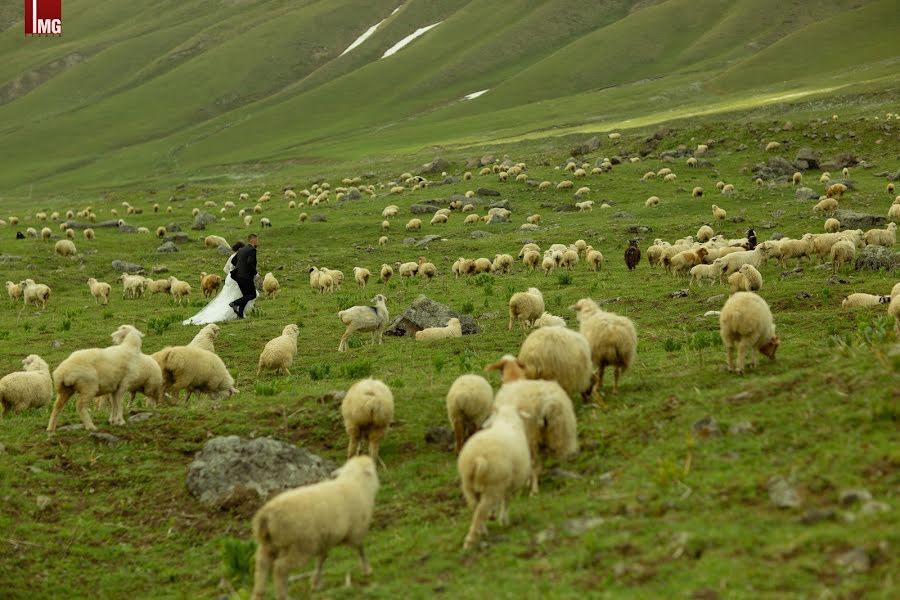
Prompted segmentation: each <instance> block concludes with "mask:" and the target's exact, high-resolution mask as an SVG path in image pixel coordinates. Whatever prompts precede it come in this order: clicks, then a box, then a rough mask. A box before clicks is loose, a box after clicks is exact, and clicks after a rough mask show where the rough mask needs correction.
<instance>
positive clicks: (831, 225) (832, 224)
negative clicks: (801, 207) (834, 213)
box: [825, 217, 841, 233]
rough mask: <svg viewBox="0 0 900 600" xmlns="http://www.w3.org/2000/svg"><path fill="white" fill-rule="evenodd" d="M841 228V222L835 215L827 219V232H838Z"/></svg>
mask: <svg viewBox="0 0 900 600" xmlns="http://www.w3.org/2000/svg"><path fill="white" fill-rule="evenodd" d="M840 230H841V222H840V221H838V220H837V219H835V218H833V217H829V218H828V219H825V233H837V232H838V231H840Z"/></svg>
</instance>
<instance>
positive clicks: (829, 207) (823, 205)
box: [813, 198, 838, 214]
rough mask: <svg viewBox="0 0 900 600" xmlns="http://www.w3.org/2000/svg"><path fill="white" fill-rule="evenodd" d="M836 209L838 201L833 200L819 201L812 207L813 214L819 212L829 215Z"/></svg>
mask: <svg viewBox="0 0 900 600" xmlns="http://www.w3.org/2000/svg"><path fill="white" fill-rule="evenodd" d="M837 209H838V201H837V200H835V199H834V198H825V199H823V200H820V201H819V202H818V203H817V204H816V205H815V206H813V212H817V213H818V212H821V213H826V214H831V213H833V212H834V211H836V210H837Z"/></svg>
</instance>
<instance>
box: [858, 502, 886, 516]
mask: <svg viewBox="0 0 900 600" xmlns="http://www.w3.org/2000/svg"><path fill="white" fill-rule="evenodd" d="M889 510H891V506H890V505H889V504H888V503H887V502H879V501H877V500H871V501H869V502H866V503H865V504H863V505H862V508H861V509H860V510H859V513H860V514H862V515H871V514H875V513H884V512H888V511H889Z"/></svg>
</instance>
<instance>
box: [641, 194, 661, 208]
mask: <svg viewBox="0 0 900 600" xmlns="http://www.w3.org/2000/svg"><path fill="white" fill-rule="evenodd" d="M644 206H645V207H647V208H653V207H656V206H659V196H650V197H649V198H647V200H646V201H645V202H644Z"/></svg>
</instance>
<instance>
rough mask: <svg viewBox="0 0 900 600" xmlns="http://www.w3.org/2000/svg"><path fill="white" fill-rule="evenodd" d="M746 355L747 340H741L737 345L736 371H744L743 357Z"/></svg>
mask: <svg viewBox="0 0 900 600" xmlns="http://www.w3.org/2000/svg"><path fill="white" fill-rule="evenodd" d="M746 355H747V342H746V341H745V340H741V341H740V342H738V345H737V372H738V373H741V374H743V373H744V357H745V356H746Z"/></svg>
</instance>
